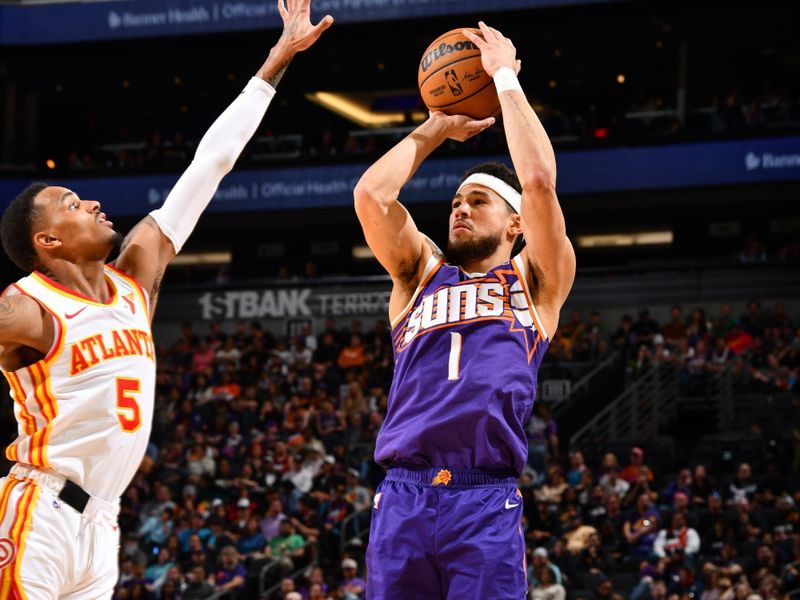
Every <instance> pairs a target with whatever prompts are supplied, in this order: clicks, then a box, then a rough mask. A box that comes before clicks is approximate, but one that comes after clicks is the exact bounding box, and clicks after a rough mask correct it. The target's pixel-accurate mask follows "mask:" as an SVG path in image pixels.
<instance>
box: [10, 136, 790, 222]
mask: <svg viewBox="0 0 800 600" xmlns="http://www.w3.org/2000/svg"><path fill="white" fill-rule="evenodd" d="M557 159H558V186H557V187H558V192H559V194H560V195H561V196H566V195H570V194H590V193H603V192H619V191H632V190H648V189H674V188H690V187H702V186H710V185H731V184H741V183H763V182H780V181H798V180H800V137H778V138H762V139H752V140H737V141H726V142H708V143H696V144H674V145H669V146H645V147H638V148H615V149H610V150H582V151H564V152H559V153H558V154H557ZM483 160H500V161H503V162H506V163H509V159H508V157H507V156H475V157H472V158H460V159H446V160H430V161H427V162H426V163H424V164H423V165H422V168H420V170H419V172H418V173H417V175H416V176H415V177H414V178H413V179H412V180H411V181H410V182H409V184H408V185H407V186H406V187H405V188H404V190H403V192H402V194H401V197H400V199H401V201H403V202H405V203H409V204H410V203H421V202H440V201H447V200H449V199H450V197H451V196H452V194H453V192H454V191H455V189H456V186H457V185H458V182H459V181H460V180H461V176H462V174H463V173H464V171H466V170H467V169H468V168H469V167H470V166H472V165H473V164H475V163H476V162H479V161H483ZM368 166H369V165H367V164H350V165H337V166H316V167H296V168H284V169H270V170H262V171H237V170H235V171H234V172H233V173H231V174H230V175H228V176H227V177H226V178H225V179H224V181H223V182H222V185H220V187H219V190H218V191H217V194H216V196H215V198H214V201H213V202H212V203H211V206H210V208H209V211H211V212H231V211H269V210H287V209H290V210H292V209H306V208H320V207H330V206H349V205H351V204H352V202H353V193H352V192H353V187H354V186H355V184H356V182H357V181H358V178H359V177H361V175H362V174H363V173H364V171H365V170H366V169H367V167H368ZM177 177H178V175H163V176H150V177H147V176H143V177H108V178H86V179H72V180H61V181H58V182H57V183H59V184H60V185H65V186H67V187H69V188H71V189H73V190H74V191H75V192H76V193H77V194H78V195H80V196H83V197H85V198H94V199H97V200H100V201H101V202H103V209H104V210H105V211H106V212H107V213H108V214H109V216H110V217H111V218H113V217H114V216H136V215H145V214H147V213H148V212H150V211H151V210H153V209H154V208H155V207H157V206H159V205H160V204H161V203H162V202H163V200H164V198H166V196H167V194H168V193H169V191H170V189H171V188H172V186H173V185H174V184H175V181H176V180H177ZM28 183H29V181H26V180H0V207H2V208H4V207H5V205H7V204H8V203H9V202H10V201H11V199H12V198H14V196H15V195H16V194H17V193H18V192H19V191H20V190H21V189H22V188H24V187H25V186H26V185H27V184H28ZM54 183H56V182H54Z"/></svg>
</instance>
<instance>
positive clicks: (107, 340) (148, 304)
mask: <svg viewBox="0 0 800 600" xmlns="http://www.w3.org/2000/svg"><path fill="white" fill-rule="evenodd" d="M310 2H311V0H288V5H285V4H284V0H279V1H278V9H279V12H280V15H281V18H282V20H283V32H282V35H281V37H280V39H279V40H278V42H277V44H276V45H275V46H274V47H273V48H272V50H271V51H270V53H269V56H268V57H267V59H266V61H265V62H264V64H263V65H262V67H261V68H260V69H259V71H258V72H257V74H256V76H255V77H253V78H252V79H251V80H250V81H249V82H248V83H247V85H246V86H245V88H244V91H243V92H242V93H241V94H240V95H239V96H238V97H237V98H236V100H234V101H233V103H232V104H231V105H230V106H229V107H228V108H227V109H226V110H225V111H224V112H223V113H222V114H221V115H220V117H219V118H218V119H217V120H216V121H215V122H214V124H213V125H212V126H211V128H210V129H209V130H208V132H207V133H206V134H205V136H204V137H203V139H202V140H201V141H200V144H199V145H198V148H197V153H196V155H195V157H194V160H193V162H192V164H191V165H190V166H189V167H188V169H187V170H186V171H185V172H184V173H183V175H182V176H181V178H180V179H179V181H178V182H177V184H176V185H175V187H174V189H173V190H172V191H171V193H170V194H169V196H168V197H167V199H166V201H165V202H164V205H163V206H162V207H161V208H159V209H158V210H155V211H154V212H152V213H150V214H149V215H148V216H147V217H145V218H144V219H143V220H142V221H141V222H140V223H139V224H138V225H137V226H136V227H135V228H134V229H133V230H132V231H131V232H130V233H129V234H128V236H127V237H126V238H125V239H124V241H122V243H121V249H120V253H119V258H118V259H117V261H116V264H115V265H114V266H111V265H106V264H105V261H106V259H107V257H108V256H109V254H110V253H111V252H112V250H114V248H115V247H116V246H118V242H119V241H120V240H121V236H120V235H119V234H118V233H117V232H116V231H114V228H113V225H112V223H111V221H109V220H108V219H107V218H106V215H105V214H104V213H103V212H101V210H100V203H99V202H95V201H93V200H82V199H80V198H79V197H78V195H77V194H76V193H75V192H73V191H71V190H69V189H66V188H63V187H58V186H48V185H44V184H34V185H32V186H30V187H28V188H27V189H26V190H24V191H23V192H22V193H21V194H20V195H19V196H18V197H17V198H16V199H15V200H14V201H13V202H12V203H11V204H10V205H9V207H8V209H7V210H6V212H5V214H4V216H3V220H2V231H1V233H2V241H3V247H4V248H5V250H6V253H7V254H8V256H9V257H10V258H11V259H12V260H13V261H14V262H15V263H16V264H17V265H18V266H19V267H20V268H22V269H23V270H25V271H32V273H31V274H30V275H29V276H27V277H24V278H22V279H20V280H19V281H18V282H17V283H15V284H12V285H11V286H10V287H9V288H8V289H7V290H6V292H5V293H4V295H3V297H2V298H0V344H2V346H3V350H4V351H3V353H2V355H1V356H0V367H2V370H3V374H4V375H5V377H6V379H7V380H8V382H9V384H10V387H11V393H12V396H13V399H14V414H15V416H16V419H17V422H18V431H19V435H18V437H17V439H16V440H15V441H14V442H13V443H12V444H11V445H10V446H9V447H8V449H7V450H6V456H7V458H9V459H10V460H12V461H14V462H15V463H16V464H15V465H14V467H13V468H12V469H11V472H10V473H9V475H8V476H7V477H5V478H3V479H2V480H0V598H3V599H5V598H20V599H29V600H44V599H55V598H62V599H67V598H68V599H71V600H79V599H85V600H96V599H97V598H110V597H111V594H112V591H113V588H114V585H115V584H116V582H117V550H118V547H119V531H118V527H117V514H118V511H119V498H120V496H121V494H122V493H123V491H124V490H125V488H126V487H127V486H128V484H129V483H130V481H131V479H132V478H133V476H134V474H135V473H136V471H137V469H138V467H139V464H140V462H141V460H142V457H143V456H144V452H145V448H146V445H147V442H148V438H149V436H150V427H151V422H152V416H153V397H154V387H155V362H154V348H153V342H152V338H151V332H150V322H151V319H152V315H153V310H154V309H155V305H156V300H157V296H158V289H159V284H160V282H161V278H162V276H163V274H164V270H165V268H166V266H167V264H168V263H169V262H170V260H171V259H172V258H173V257H174V256H175V255H176V253H177V252H179V251H180V249H181V247H182V246H183V244H184V243H185V242H186V239H187V238H188V236H189V234H190V233H191V231H192V229H193V228H194V226H195V224H196V223H197V220H198V219H199V217H200V215H201V213H202V212H203V210H204V209H205V207H206V206H207V204H208V203H209V202H210V200H211V198H212V197H213V195H214V192H215V191H216V189H217V186H218V185H219V183H220V181H221V180H222V178H223V177H224V176H225V174H226V173H227V172H228V171H230V169H231V168H232V167H233V164H234V163H235V161H236V159H237V158H238V156H239V154H240V153H241V151H242V149H243V148H244V146H245V144H246V143H247V141H248V140H249V139H250V138H251V137H252V135H253V133H254V132H255V130H256V128H257V127H258V126H259V124H260V123H261V120H262V118H263V116H264V113H265V112H266V110H267V107H268V106H269V104H270V101H271V100H272V97H273V95H274V94H275V86H277V84H278V82H279V81H280V79H281V77H282V76H283V74H284V72H285V70H286V68H287V67H288V65H289V62H290V61H291V59H292V57H293V56H294V55H295V54H296V53H298V52H300V51H302V50H305V49H307V48H309V47H310V46H311V45H313V44H314V42H315V41H316V40H317V39H318V38H319V37H320V35H321V34H322V33H323V31H325V30H326V29H327V28H328V27H330V25H331V24H332V23H333V19H332V18H331V17H330V16H326V17H325V18H324V19H323V20H322V21H321V22H320V23H319V24H317V25H312V24H311V21H310Z"/></svg>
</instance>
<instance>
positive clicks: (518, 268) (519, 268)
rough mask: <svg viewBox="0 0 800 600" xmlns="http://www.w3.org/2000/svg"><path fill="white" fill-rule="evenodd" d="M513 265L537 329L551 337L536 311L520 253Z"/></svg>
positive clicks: (512, 262)
mask: <svg viewBox="0 0 800 600" xmlns="http://www.w3.org/2000/svg"><path fill="white" fill-rule="evenodd" d="M511 266H512V267H513V269H514V272H515V273H516V274H517V277H518V278H519V280H520V281H521V282H522V290H523V291H524V292H525V298H526V299H527V300H528V305H529V306H530V307H531V316H532V317H533V323H534V325H536V330H537V331H538V332H539V333H540V334H541V336H542V337H543V338H544V339H546V340H547V339H550V336H549V335H547V330H546V329H545V328H544V326H543V325H542V322H541V320H540V319H539V313H538V312H536V306H535V305H534V303H533V296H532V295H531V291H530V289H529V288H528V280H527V278H526V277H525V275H526V273H525V266H524V265H523V264H522V257H521V256H520V255H519V254H518V255H517V256H515V257H514V259H513V260H512V261H511Z"/></svg>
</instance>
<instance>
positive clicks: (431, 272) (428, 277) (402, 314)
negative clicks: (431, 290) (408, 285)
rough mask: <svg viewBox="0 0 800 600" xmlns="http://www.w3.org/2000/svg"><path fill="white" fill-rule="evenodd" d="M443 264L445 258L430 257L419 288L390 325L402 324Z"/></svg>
mask: <svg viewBox="0 0 800 600" xmlns="http://www.w3.org/2000/svg"><path fill="white" fill-rule="evenodd" d="M433 261H436V264H435V265H434V266H431V265H432V264H433ZM443 264H444V259H443V258H441V259H439V260H436V257H435V256H431V257H430V258H429V259H428V264H426V265H425V271H424V272H423V273H422V279H421V280H420V282H419V284H417V289H416V290H414V295H413V296H411V300H409V301H408V304H406V305H405V307H404V308H403V310H401V311H400V314H399V315H397V316H396V317H395V318H394V319H392V320H391V322H390V325H391V327H392V329H394V328H395V327H397V325H399V324H400V321H402V320H403V317H405V316H406V315H407V314H408V311H410V310H411V309H412V308H413V307H414V302H416V300H417V296H419V293H420V292H421V291H422V289H423V288H424V287H425V286H426V285H427V284H428V282H429V281H430V280H431V277H433V276H434V274H435V273H436V272H437V271H438V270H439V268H440V267H441V266H442V265H443Z"/></svg>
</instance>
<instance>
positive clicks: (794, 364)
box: [550, 300, 800, 394]
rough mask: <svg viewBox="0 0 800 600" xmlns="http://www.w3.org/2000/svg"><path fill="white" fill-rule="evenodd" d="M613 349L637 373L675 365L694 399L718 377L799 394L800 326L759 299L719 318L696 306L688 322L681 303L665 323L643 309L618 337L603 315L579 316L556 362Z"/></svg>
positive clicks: (724, 310) (559, 341) (626, 318)
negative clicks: (650, 368)
mask: <svg viewBox="0 0 800 600" xmlns="http://www.w3.org/2000/svg"><path fill="white" fill-rule="evenodd" d="M612 350H616V351H618V352H620V354H621V355H622V356H623V357H624V360H625V361H626V363H627V367H628V369H629V371H630V372H631V373H633V374H636V373H640V372H642V371H643V370H645V369H647V368H648V367H649V366H651V365H661V364H673V365H677V366H678V367H679V368H680V370H681V386H682V389H683V391H685V392H688V393H693V392H694V393H697V394H702V393H704V392H705V391H706V390H707V388H708V385H709V383H710V380H711V379H712V378H713V376H714V375H715V374H719V373H723V372H727V373H729V374H730V376H731V377H732V378H733V386H734V388H735V389H736V390H737V391H763V392H793V391H796V390H797V389H798V386H797V380H798V374H799V373H798V368H799V367H800V327H798V323H796V322H795V321H794V320H793V319H792V318H791V317H790V316H789V315H788V314H787V311H786V308H785V306H784V305H783V304H781V303H778V304H776V305H775V307H774V309H773V310H771V311H768V310H765V309H763V308H762V306H761V304H760V303H759V302H758V301H755V300H754V301H751V302H749V303H748V304H747V306H746V310H745V312H744V313H743V314H741V315H734V313H733V311H732V308H731V306H730V304H723V305H722V306H721V307H720V310H719V313H718V314H715V315H708V314H707V313H706V311H705V309H703V308H702V307H696V308H694V309H692V311H691V313H690V314H689V315H688V316H687V315H686V314H684V310H683V308H682V307H681V306H677V305H676V306H673V307H672V308H671V309H670V316H669V319H668V320H667V321H666V322H665V323H661V324H660V323H658V322H657V321H656V320H655V319H654V318H653V317H652V316H651V314H650V311H649V310H648V309H647V308H642V309H641V310H640V311H639V313H638V315H637V317H636V318H635V319H634V318H633V317H632V316H631V315H627V314H626V315H623V316H622V318H621V319H620V323H619V326H618V328H617V329H616V330H615V331H613V332H612V331H611V330H609V329H606V328H605V327H604V325H603V323H602V322H601V319H600V314H599V313H598V312H596V311H593V312H591V313H590V315H589V318H588V320H586V321H584V319H583V317H582V315H581V313H580V312H579V311H577V310H574V311H572V312H571V313H570V314H569V316H568V318H567V319H566V321H565V322H563V323H561V324H560V325H559V329H558V333H557V334H556V336H555V338H554V340H553V344H552V346H551V349H550V356H551V358H552V359H556V360H566V361H570V360H594V359H596V358H601V357H603V356H605V355H606V354H607V353H608V352H609V351H612Z"/></svg>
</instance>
